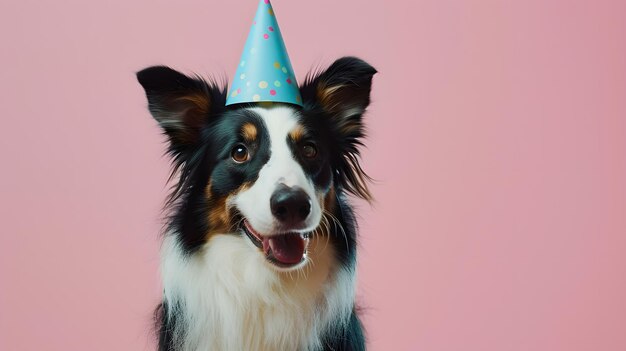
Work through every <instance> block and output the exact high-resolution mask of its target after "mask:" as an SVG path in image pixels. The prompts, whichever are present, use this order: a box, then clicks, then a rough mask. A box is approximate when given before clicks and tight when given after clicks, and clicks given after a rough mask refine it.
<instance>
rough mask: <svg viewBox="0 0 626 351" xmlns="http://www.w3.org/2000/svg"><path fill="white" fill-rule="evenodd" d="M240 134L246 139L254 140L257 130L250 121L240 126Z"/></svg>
mask: <svg viewBox="0 0 626 351" xmlns="http://www.w3.org/2000/svg"><path fill="white" fill-rule="evenodd" d="M241 134H242V135H243V138H244V139H246V141H254V140H256V136H257V130H256V126H255V125H254V124H252V123H246V124H244V125H243V127H241Z"/></svg>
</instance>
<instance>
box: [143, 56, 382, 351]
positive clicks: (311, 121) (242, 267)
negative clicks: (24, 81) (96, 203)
mask: <svg viewBox="0 0 626 351" xmlns="http://www.w3.org/2000/svg"><path fill="white" fill-rule="evenodd" d="M375 73H376V70H375V69H374V68H373V67H371V66H370V65H369V64H367V63H366V62H364V61H362V60H360V59H358V58H354V57H345V58H341V59H339V60H337V61H335V62H334V63H333V64H332V65H331V66H330V67H328V69H326V70H325V71H324V72H321V73H316V74H313V75H311V76H309V77H308V78H307V80H306V82H305V83H304V84H303V85H302V86H301V87H300V92H301V94H302V101H303V107H302V108H300V107H297V106H291V105H288V104H280V103H256V104H239V105H234V106H227V107H225V99H226V89H222V88H219V87H218V86H217V85H216V84H215V83H214V82H207V81H205V80H202V79H201V78H198V77H188V76H186V75H183V74H181V73H179V72H177V71H175V70H172V69H170V68H168V67H164V66H158V67H150V68H147V69H144V70H142V71H141V72H139V73H138V74H137V78H138V80H139V83H140V84H141V85H142V86H143V88H144V89H145V92H146V95H147V97H148V102H149V110H150V112H151V114H152V116H154V118H155V119H156V120H157V121H158V123H159V125H160V126H161V127H162V129H163V131H164V134H165V135H166V136H167V138H168V142H169V149H168V151H169V154H170V155H171V157H172V159H173V172H172V177H174V178H176V180H177V182H176V184H175V186H174V188H173V191H172V194H171V195H170V198H169V201H168V203H167V206H168V209H169V213H170V215H169V218H168V223H169V224H168V227H167V231H166V233H165V237H164V242H163V248H162V266H161V270H162V272H161V273H162V279H163V286H164V294H163V302H162V303H161V304H160V305H159V307H158V309H157V326H158V333H159V350H162V351H165V350H186V351H187V350H189V351H191V350H193V351H196V350H335V351H338V350H363V349H365V339H364V334H363V330H362V326H361V323H360V321H359V318H358V316H357V314H356V309H355V304H354V295H355V274H356V249H357V244H356V222H355V219H354V216H353V213H352V210H351V208H350V205H349V204H348V202H347V199H346V195H348V194H352V195H356V196H358V197H361V198H364V199H367V200H369V199H370V193H369V191H368V188H367V185H366V181H367V180H368V177H367V175H366V174H365V173H364V172H363V170H362V168H361V166H360V165H359V147H360V145H361V143H362V138H363V136H364V131H363V124H362V116H363V113H364V112H365V110H366V108H367V106H368V105H369V102H370V89H371V84H372V77H373V75H374V74H375Z"/></svg>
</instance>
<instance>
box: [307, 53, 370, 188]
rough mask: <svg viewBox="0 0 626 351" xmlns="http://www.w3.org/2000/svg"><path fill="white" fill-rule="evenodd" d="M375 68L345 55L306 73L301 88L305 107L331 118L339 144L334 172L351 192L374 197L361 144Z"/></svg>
mask: <svg viewBox="0 0 626 351" xmlns="http://www.w3.org/2000/svg"><path fill="white" fill-rule="evenodd" d="M374 74H376V69H374V67H372V66H370V65H369V64H368V63H367V62H365V61H363V60H361V59H359V58H356V57H343V58H340V59H338V60H337V61H335V62H334V63H333V64H332V65H330V67H328V68H327V69H326V70H325V71H323V72H321V73H318V74H313V75H312V76H309V77H307V79H306V81H305V83H304V84H303V85H302V87H301V88H300V92H301V94H302V100H303V102H304V109H305V110H308V111H312V112H315V113H318V114H321V115H323V116H326V118H327V119H328V124H329V125H330V129H331V133H332V136H333V139H334V140H333V142H334V144H335V145H336V147H337V150H334V151H336V152H335V155H336V159H335V162H334V168H335V169H334V171H335V172H336V174H335V176H336V177H337V180H338V182H339V184H340V185H341V186H343V188H345V189H346V190H347V191H348V192H350V193H352V194H354V195H356V196H359V197H361V198H363V199H366V200H371V195H370V193H369V190H368V188H367V180H369V177H368V176H367V174H365V172H364V171H363V169H362V168H361V166H360V164H359V162H358V158H359V149H358V148H359V146H361V145H362V141H361V139H362V138H363V137H364V134H365V133H364V128H363V121H362V116H363V113H364V112H365V110H366V109H367V107H368V106H369V103H370V91H371V88H372V78H373V76H374Z"/></svg>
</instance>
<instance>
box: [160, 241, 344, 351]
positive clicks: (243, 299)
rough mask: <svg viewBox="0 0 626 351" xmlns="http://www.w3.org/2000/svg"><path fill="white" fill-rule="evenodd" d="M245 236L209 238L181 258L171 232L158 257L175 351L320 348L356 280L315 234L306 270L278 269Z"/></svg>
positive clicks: (341, 322) (341, 319)
mask: <svg viewBox="0 0 626 351" xmlns="http://www.w3.org/2000/svg"><path fill="white" fill-rule="evenodd" d="M251 248H253V249H255V248H254V247H253V246H252V244H251V243H250V242H249V240H247V239H246V238H243V237H241V236H240V235H238V234H224V235H215V236H214V237H212V238H211V239H210V240H209V241H208V242H207V243H206V244H205V245H204V246H203V247H202V248H201V249H200V250H198V251H197V252H195V253H193V254H191V255H190V256H186V255H184V254H183V253H182V251H181V250H180V248H179V245H178V243H177V239H176V236H175V235H168V236H167V237H166V238H165V241H164V244H163V252H162V276H163V284H164V311H163V313H164V317H165V319H166V320H167V321H168V322H167V323H166V324H165V325H164V326H163V327H167V328H171V330H172V331H173V333H172V335H173V340H171V346H173V347H174V349H175V350H184V351H200V350H319V349H321V348H322V346H323V345H322V336H323V335H325V334H326V335H328V333H332V329H333V326H337V325H338V324H339V325H346V324H347V323H348V322H349V319H350V314H351V311H352V308H353V304H354V285H355V277H354V273H353V272H348V271H346V270H345V268H340V267H341V265H338V264H337V262H336V258H335V252H334V248H333V245H332V244H330V243H329V242H328V240H326V238H324V237H314V238H312V239H311V243H310V246H309V249H310V250H309V252H310V255H309V260H310V262H309V263H308V265H307V266H306V267H305V268H304V269H303V270H302V271H297V272H277V271H276V270H275V269H273V268H272V267H270V266H269V265H268V263H267V262H266V261H265V259H264V258H263V257H262V255H259V254H256V253H254V252H252V251H251Z"/></svg>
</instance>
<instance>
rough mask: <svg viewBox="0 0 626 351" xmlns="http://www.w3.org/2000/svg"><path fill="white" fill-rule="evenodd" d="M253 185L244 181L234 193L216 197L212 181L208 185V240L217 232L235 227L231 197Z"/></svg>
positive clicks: (231, 229)
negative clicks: (212, 188)
mask: <svg viewBox="0 0 626 351" xmlns="http://www.w3.org/2000/svg"><path fill="white" fill-rule="evenodd" d="M250 186H251V184H250V183H243V184H241V186H240V187H239V189H237V191H236V192H234V193H233V194H229V195H228V196H223V197H215V196H214V195H213V193H212V192H211V182H210V181H209V184H208V185H207V187H206V192H205V194H206V198H207V200H208V203H209V210H208V220H209V227H210V230H209V232H208V233H207V234H206V236H205V237H206V240H207V241H208V240H209V239H210V238H211V237H212V236H213V235H215V234H224V233H230V232H232V231H233V230H234V229H235V228H234V225H235V223H233V213H232V211H231V208H230V206H229V203H231V199H232V198H233V197H234V196H235V195H236V194H237V193H238V192H240V191H243V190H245V189H248V188H249V187H250Z"/></svg>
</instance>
